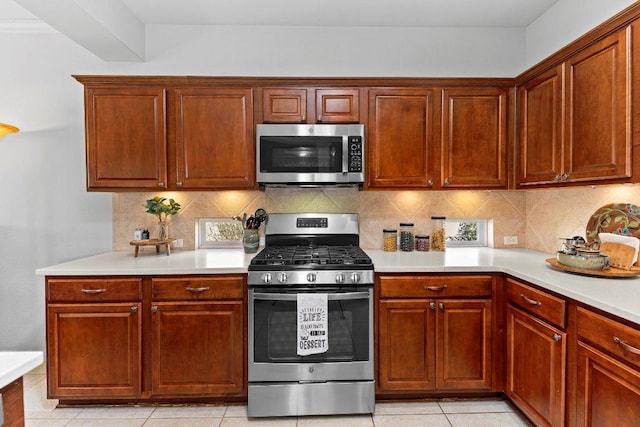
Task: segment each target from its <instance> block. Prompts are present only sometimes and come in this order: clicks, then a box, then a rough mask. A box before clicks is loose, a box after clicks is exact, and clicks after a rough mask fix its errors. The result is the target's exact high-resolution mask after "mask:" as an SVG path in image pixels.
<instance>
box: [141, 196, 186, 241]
mask: <svg viewBox="0 0 640 427" xmlns="http://www.w3.org/2000/svg"><path fill="white" fill-rule="evenodd" d="M144 207H145V209H146V210H147V213H150V214H153V215H155V216H157V217H158V240H161V241H162V240H166V239H167V238H168V237H169V230H168V227H169V223H168V219H169V216H171V215H175V214H177V213H178V211H179V210H180V207H181V206H180V203H178V202H176V201H175V200H174V199H169V202H168V203H167V198H166V197H160V196H155V197H154V198H152V199H148V200H147V202H146V203H145V205H144Z"/></svg>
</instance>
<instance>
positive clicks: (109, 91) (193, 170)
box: [77, 76, 255, 191]
mask: <svg viewBox="0 0 640 427" xmlns="http://www.w3.org/2000/svg"><path fill="white" fill-rule="evenodd" d="M77 79H78V80H79V81H80V82H81V83H83V84H84V85H85V117H86V149H87V188H88V190H93V191H123V190H148V189H159V190H181V189H203V190H204V189H211V190H216V189H252V188H254V186H255V148H254V147H255V143H254V117H253V111H254V107H253V89H252V88H251V87H238V86H233V87H229V86H226V85H224V84H206V82H205V84H202V85H195V84H193V85H192V84H184V82H183V81H182V80H181V79H180V78H175V81H174V80H172V79H167V80H166V81H164V80H161V79H158V78H153V77H150V78H148V80H145V77H110V76H107V77H101V76H95V77H87V76H80V77H77ZM176 82H178V83H181V85H179V86H172V83H176Z"/></svg>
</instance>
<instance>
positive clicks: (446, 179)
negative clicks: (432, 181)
mask: <svg viewBox="0 0 640 427" xmlns="http://www.w3.org/2000/svg"><path fill="white" fill-rule="evenodd" d="M449 183H450V181H449V178H445V180H444V182H443V183H442V185H444V186H445V187H446V186H447V185H449Z"/></svg>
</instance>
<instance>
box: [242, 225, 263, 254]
mask: <svg viewBox="0 0 640 427" xmlns="http://www.w3.org/2000/svg"><path fill="white" fill-rule="evenodd" d="M259 246H260V230H259V229H257V228H245V229H244V230H243V233H242V247H243V248H244V252H245V253H247V254H253V253H256V252H258V247H259Z"/></svg>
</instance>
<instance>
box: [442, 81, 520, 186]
mask: <svg viewBox="0 0 640 427" xmlns="http://www.w3.org/2000/svg"><path fill="white" fill-rule="evenodd" d="M508 93H509V91H508V90H507V89H501V88H481V89H471V88H463V89H445V90H444V91H443V94H442V96H443V102H442V105H443V112H442V174H441V175H442V176H441V182H442V187H443V188H506V187H507V146H508V144H509V142H510V140H511V138H509V136H508V130H509V125H508V123H507V120H508V119H509V117H510V114H509V110H510V105H511V103H512V101H511V100H510V99H509V97H508V96H507V95H508Z"/></svg>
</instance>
